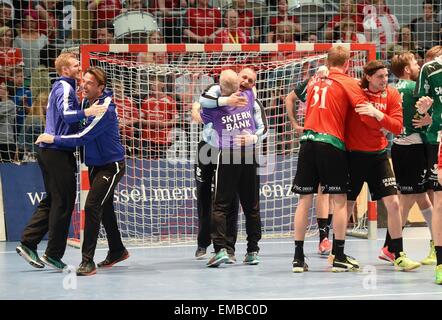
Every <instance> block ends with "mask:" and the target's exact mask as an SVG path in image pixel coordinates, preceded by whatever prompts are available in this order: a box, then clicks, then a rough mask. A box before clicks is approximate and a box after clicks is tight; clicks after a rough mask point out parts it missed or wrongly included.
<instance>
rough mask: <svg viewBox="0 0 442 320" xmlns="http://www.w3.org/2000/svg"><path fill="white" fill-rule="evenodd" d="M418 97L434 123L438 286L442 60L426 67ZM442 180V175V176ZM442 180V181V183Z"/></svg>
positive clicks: (439, 279) (441, 266) (441, 272)
mask: <svg viewBox="0 0 442 320" xmlns="http://www.w3.org/2000/svg"><path fill="white" fill-rule="evenodd" d="M415 95H416V96H418V97H421V98H420V99H419V101H418V102H417V104H416V105H417V107H418V111H419V113H421V114H422V113H423V112H426V111H427V110H428V109H429V108H430V107H431V109H430V112H431V113H432V120H433V122H432V123H431V125H430V126H429V127H428V130H427V132H426V140H427V143H428V149H427V155H428V160H429V167H428V169H429V170H428V173H429V183H430V185H429V187H430V188H432V189H433V190H434V202H433V206H434V213H435V214H434V215H433V221H432V231H433V240H434V245H435V250H436V260H437V261H436V264H437V266H436V283H437V284H442V185H441V184H440V183H439V182H438V171H440V170H438V166H437V163H438V149H439V141H440V136H439V134H440V133H439V131H440V130H441V124H442V118H441V116H442V56H439V57H437V58H435V59H434V60H433V61H429V62H427V63H425V64H424V65H423V66H422V69H421V72H420V74H419V79H418V81H417V84H416V90H415ZM439 175H440V176H441V177H442V173H439ZM441 180H442V179H441Z"/></svg>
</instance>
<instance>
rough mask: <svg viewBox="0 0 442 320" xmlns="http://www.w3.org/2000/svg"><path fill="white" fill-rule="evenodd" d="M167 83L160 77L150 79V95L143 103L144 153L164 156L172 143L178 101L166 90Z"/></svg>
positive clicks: (151, 156)
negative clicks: (172, 130)
mask: <svg viewBox="0 0 442 320" xmlns="http://www.w3.org/2000/svg"><path fill="white" fill-rule="evenodd" d="M164 88H165V84H164V82H163V81H162V79H160V78H159V77H153V78H151V79H150V95H149V97H148V98H146V99H145V100H144V101H143V102H142V105H141V113H140V119H141V121H140V122H141V125H142V130H141V135H142V146H143V148H142V155H143V156H145V157H149V158H154V159H158V158H164V157H165V156H166V151H167V149H168V147H169V146H170V145H171V144H172V137H171V129H173V128H174V127H175V125H176V122H177V116H178V115H177V111H176V102H175V100H174V99H173V98H171V97H170V96H168V95H167V94H166V93H165V92H164Z"/></svg>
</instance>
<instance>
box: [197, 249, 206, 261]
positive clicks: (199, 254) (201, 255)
mask: <svg viewBox="0 0 442 320" xmlns="http://www.w3.org/2000/svg"><path fill="white" fill-rule="evenodd" d="M206 254H207V248H204V247H198V249H196V251H195V258H196V259H197V260H202V259H204V258H205V257H206Z"/></svg>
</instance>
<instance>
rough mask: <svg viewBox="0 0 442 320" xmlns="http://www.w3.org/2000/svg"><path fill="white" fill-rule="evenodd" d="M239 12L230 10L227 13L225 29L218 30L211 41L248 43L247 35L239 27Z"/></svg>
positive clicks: (211, 37)
mask: <svg viewBox="0 0 442 320" xmlns="http://www.w3.org/2000/svg"><path fill="white" fill-rule="evenodd" d="M238 22H239V20H238V12H236V10H235V9H229V10H227V11H226V13H225V17H224V25H225V27H224V28H220V29H218V31H217V32H214V33H213V34H212V35H211V36H210V37H209V39H210V40H213V42H215V43H246V42H247V35H246V33H245V32H244V31H243V30H242V29H241V28H239V26H238Z"/></svg>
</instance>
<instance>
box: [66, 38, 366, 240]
mask: <svg viewBox="0 0 442 320" xmlns="http://www.w3.org/2000/svg"><path fill="white" fill-rule="evenodd" d="M335 45H336V44H335ZM331 46H332V45H331V44H310V43H303V44H294V43H293V44H253V45H228V44H224V45H188V44H186V45H184V44H182V45H161V44H157V45H118V44H117V45H85V46H82V47H81V62H82V69H83V70H86V68H87V67H89V66H99V67H101V68H103V69H104V70H105V71H106V73H107V76H108V83H107V88H108V89H110V90H112V91H113V95H114V101H115V103H116V105H117V110H118V115H119V121H120V129H121V139H122V141H123V144H124V146H125V148H126V174H125V176H124V177H123V178H122V180H121V182H120V184H119V185H118V187H117V189H116V192H115V198H114V200H115V201H114V203H115V211H116V214H117V216H118V223H119V227H120V231H121V234H122V237H123V239H124V241H125V242H126V243H130V244H142V245H157V244H177V243H183V242H186V241H194V240H195V239H196V235H197V232H198V215H197V209H196V208H197V206H196V187H195V181H194V164H195V155H196V150H197V144H198V142H199V141H200V136H201V131H202V126H201V125H199V124H195V123H192V121H191V117H190V109H191V105H192V103H193V102H195V101H198V100H199V96H200V94H201V93H202V91H203V90H204V89H205V88H206V87H207V86H209V85H211V84H212V83H217V82H218V78H219V73H220V72H221V71H222V70H224V69H226V68H231V69H234V70H235V71H239V70H240V69H242V68H244V67H252V68H253V69H254V70H255V71H256V73H257V82H256V89H257V98H258V99H259V100H260V101H261V102H262V103H263V105H264V108H265V111H266V115H267V121H268V124H269V135H268V138H267V139H266V141H264V143H263V144H262V145H261V147H260V148H259V150H260V168H259V174H260V213H261V220H262V231H263V237H264V238H272V237H278V238H279V237H288V236H292V235H293V221H294V211H295V209H296V206H297V202H298V198H297V196H296V195H294V194H293V193H292V192H291V190H290V189H291V184H292V180H293V178H294V176H295V172H296V164H297V155H298V150H299V140H298V138H296V136H295V133H294V130H292V128H291V125H290V121H289V120H288V118H287V116H286V114H287V112H286V107H285V102H284V99H285V97H286V96H287V94H288V93H289V92H290V91H291V90H293V89H294V88H295V87H296V86H297V85H298V84H300V83H301V82H302V81H304V80H305V79H308V78H309V77H311V76H312V75H313V74H314V73H315V72H316V70H317V68H318V67H319V66H321V65H323V64H324V59H325V57H326V53H327V50H328V49H329V48H330V47H331ZM348 47H349V48H350V50H351V52H352V63H351V68H350V72H351V74H352V75H353V76H355V77H360V75H361V72H362V66H363V65H364V64H365V63H366V62H367V60H368V59H373V58H374V54H375V53H374V46H373V45H367V44H365V45H362V44H348ZM296 106H297V108H296V109H297V111H296V115H297V117H298V121H299V122H300V123H301V124H302V123H303V116H304V113H303V112H304V105H303V103H302V102H299V101H297V102H296ZM82 179H83V180H84V179H87V174H82ZM81 185H82V189H84V191H82V193H81V197H82V199H81V202H84V196H85V195H86V192H87V188H88V186H87V183H86V182H84V181H82V183H81ZM74 219H75V221H74V225H75V237H76V238H77V239H78V238H79V237H80V232H81V229H82V227H81V225H82V218H81V215H80V214H77V215H75V217H74ZM308 229H309V230H308V234H310V235H311V234H314V233H315V232H317V224H316V215H315V208H314V207H313V208H312V209H311V211H310V214H309V226H308ZM243 236H245V221H244V215H243V214H242V213H241V212H240V214H239V237H243ZM101 238H102V239H105V234H104V232H102V233H101Z"/></svg>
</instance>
